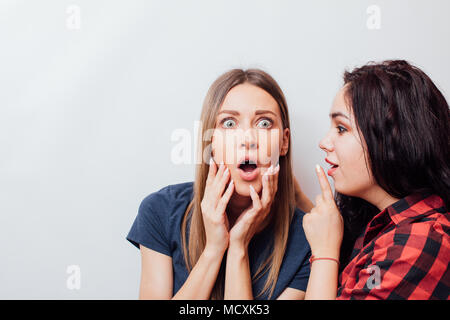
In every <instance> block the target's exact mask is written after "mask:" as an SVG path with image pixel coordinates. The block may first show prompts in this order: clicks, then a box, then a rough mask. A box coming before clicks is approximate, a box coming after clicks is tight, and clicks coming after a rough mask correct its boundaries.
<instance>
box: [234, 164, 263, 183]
mask: <svg viewBox="0 0 450 320" xmlns="http://www.w3.org/2000/svg"><path fill="white" fill-rule="evenodd" d="M238 169H239V175H240V176H241V178H242V179H243V180H245V181H252V180H255V179H256V178H257V177H258V175H259V168H258V165H257V164H256V162H255V161H253V160H250V159H245V160H242V161H241V163H240V164H239V166H238Z"/></svg>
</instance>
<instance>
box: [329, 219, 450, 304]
mask: <svg viewBox="0 0 450 320" xmlns="http://www.w3.org/2000/svg"><path fill="white" fill-rule="evenodd" d="M433 229H434V228H433V227H431V228H423V227H421V228H418V227H417V226H407V227H404V228H398V230H397V231H396V232H395V234H394V235H393V239H392V236H391V238H385V239H379V240H378V241H377V243H378V245H374V248H373V255H372V258H371V259H370V262H368V263H365V265H364V268H362V269H361V270H360V271H359V272H358V276H357V278H356V279H354V281H351V282H350V283H349V281H347V283H346V285H345V286H344V287H342V288H340V289H341V290H342V291H341V293H340V295H339V296H338V297H337V299H373V300H390V299H392V300H403V299H429V298H430V296H431V295H433V296H435V297H437V296H439V295H440V293H439V291H440V289H439V288H441V287H442V284H443V279H444V278H445V274H446V269H447V266H446V265H445V263H442V261H445V260H444V256H445V252H446V250H447V249H448V245H445V242H446V241H445V239H443V237H442V234H439V233H437V232H434V230H433ZM447 243H448V241H447ZM446 247H447V249H446ZM447 261H448V260H447ZM447 298H448V294H447V297H445V299H447Z"/></svg>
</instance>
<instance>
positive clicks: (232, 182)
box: [230, 179, 234, 187]
mask: <svg viewBox="0 0 450 320" xmlns="http://www.w3.org/2000/svg"><path fill="white" fill-rule="evenodd" d="M233 184H234V181H233V179H231V181H230V187H231V186H232V185H233Z"/></svg>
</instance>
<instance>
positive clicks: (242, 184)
mask: <svg viewBox="0 0 450 320" xmlns="http://www.w3.org/2000/svg"><path fill="white" fill-rule="evenodd" d="M250 185H252V186H253V188H255V191H256V192H257V193H260V192H261V190H262V184H261V181H260V180H255V181H239V182H236V184H235V189H234V191H235V192H236V193H237V194H238V195H240V196H243V197H250Z"/></svg>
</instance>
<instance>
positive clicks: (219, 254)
mask: <svg viewBox="0 0 450 320" xmlns="http://www.w3.org/2000/svg"><path fill="white" fill-rule="evenodd" d="M226 249H227V248H224V249H223V248H217V247H213V246H209V245H206V246H205V249H204V250H203V252H202V255H203V256H205V258H207V259H208V260H216V259H222V258H223V255H224V254H225V251H226Z"/></svg>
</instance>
